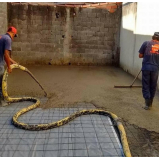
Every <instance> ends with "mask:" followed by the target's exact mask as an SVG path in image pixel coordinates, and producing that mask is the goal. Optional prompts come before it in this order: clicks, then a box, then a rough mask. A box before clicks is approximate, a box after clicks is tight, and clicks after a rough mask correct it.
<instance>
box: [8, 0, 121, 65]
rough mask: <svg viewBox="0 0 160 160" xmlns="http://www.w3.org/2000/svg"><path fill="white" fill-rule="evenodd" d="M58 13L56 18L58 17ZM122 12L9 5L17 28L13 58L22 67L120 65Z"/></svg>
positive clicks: (10, 22)
mask: <svg viewBox="0 0 160 160" xmlns="http://www.w3.org/2000/svg"><path fill="white" fill-rule="evenodd" d="M56 13H57V17H56ZM120 19H121V9H118V10H117V11H116V12H115V13H109V12H108V11H107V10H104V9H103V10H102V9H77V8H76V9H73V8H65V7H53V6H40V5H30V4H14V3H13V4H11V3H9V4H8V23H9V25H13V26H15V27H17V29H18V34H19V37H18V38H16V39H15V41H14V43H13V57H14V59H16V60H17V61H19V62H20V63H21V64H57V65H62V64H79V65H104V64H113V63H117V57H118V56H117V47H119V28H120Z"/></svg>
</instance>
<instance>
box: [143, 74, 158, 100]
mask: <svg viewBox="0 0 160 160" xmlns="http://www.w3.org/2000/svg"><path fill="white" fill-rule="evenodd" d="M158 74H159V71H142V93H143V97H144V99H153V98H154V96H155V92H156V87H157V80H158Z"/></svg>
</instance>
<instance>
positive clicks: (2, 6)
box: [0, 2, 7, 35]
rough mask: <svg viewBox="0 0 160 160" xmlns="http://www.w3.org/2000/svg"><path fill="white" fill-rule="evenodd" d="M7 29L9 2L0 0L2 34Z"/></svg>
mask: <svg viewBox="0 0 160 160" xmlns="http://www.w3.org/2000/svg"><path fill="white" fill-rule="evenodd" d="M6 30H7V3H6V2H0V35H1V34H4V33H6Z"/></svg>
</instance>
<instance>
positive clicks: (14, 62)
mask: <svg viewBox="0 0 160 160" xmlns="http://www.w3.org/2000/svg"><path fill="white" fill-rule="evenodd" d="M10 62H11V63H12V64H18V63H17V62H16V61H14V60H13V59H11V58H10Z"/></svg>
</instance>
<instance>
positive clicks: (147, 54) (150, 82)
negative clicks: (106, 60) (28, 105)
mask: <svg viewBox="0 0 160 160" xmlns="http://www.w3.org/2000/svg"><path fill="white" fill-rule="evenodd" d="M139 58H143V62H142V93H143V97H144V99H145V107H144V109H146V110H149V109H151V107H152V103H153V98H154V96H155V92H156V87H157V80H158V75H159V32H155V33H154V35H153V36H152V40H151V41H146V42H144V43H143V44H142V46H141V48H140V50H139Z"/></svg>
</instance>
